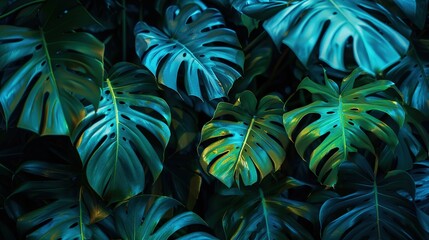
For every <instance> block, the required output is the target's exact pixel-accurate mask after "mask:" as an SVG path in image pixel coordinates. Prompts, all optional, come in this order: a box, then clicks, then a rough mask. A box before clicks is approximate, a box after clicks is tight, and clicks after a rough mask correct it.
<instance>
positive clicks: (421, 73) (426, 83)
mask: <svg viewBox="0 0 429 240" xmlns="http://www.w3.org/2000/svg"><path fill="white" fill-rule="evenodd" d="M428 56H429V40H419V41H416V42H415V45H414V46H413V48H412V49H411V50H410V52H409V53H408V55H407V56H406V57H405V58H404V59H402V60H401V62H400V63H399V64H397V65H396V66H394V67H393V68H392V69H390V70H389V71H388V72H387V74H386V77H387V78H388V79H391V80H392V81H394V82H395V83H396V84H397V85H398V88H399V90H401V93H402V94H403V95H404V101H405V103H407V104H409V105H410V106H412V107H414V108H417V109H418V110H420V111H422V112H423V113H424V114H425V115H426V116H429V57H428Z"/></svg>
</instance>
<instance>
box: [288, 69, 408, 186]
mask: <svg viewBox="0 0 429 240" xmlns="http://www.w3.org/2000/svg"><path fill="white" fill-rule="evenodd" d="M362 74H363V72H362V71H361V70H359V69H357V70H355V71H354V72H353V73H352V74H350V75H349V76H348V77H346V78H344V79H343V81H342V83H341V86H340V87H338V85H337V84H336V83H335V82H334V81H333V80H331V79H329V78H328V77H327V76H326V74H325V85H320V84H317V83H315V82H313V81H312V80H310V79H309V78H305V79H304V80H302V82H301V84H300V85H299V86H298V90H301V89H302V90H307V91H308V92H310V93H311V94H312V96H313V101H312V102H311V103H310V104H308V105H305V106H303V107H300V108H297V109H294V110H291V111H288V112H286V113H285V114H284V115H283V123H284V126H285V128H286V132H287V134H288V136H289V138H290V139H291V140H292V141H294V142H295V147H296V149H297V151H298V153H299V154H300V155H301V157H302V158H303V159H305V160H308V161H309V166H310V169H311V170H312V171H313V172H314V173H315V174H316V175H318V179H319V181H321V182H322V183H324V184H326V185H333V184H335V182H336V176H337V172H338V166H339V165H340V164H341V163H343V162H344V161H346V160H347V159H348V153H350V152H356V151H357V150H358V149H361V150H367V151H369V152H371V153H373V154H376V150H375V147H374V145H373V143H372V142H371V140H370V138H369V137H368V135H367V133H365V131H369V132H371V133H372V134H374V135H375V136H376V137H377V138H378V139H379V140H381V141H383V142H384V143H386V144H387V145H389V146H390V147H391V148H392V149H393V148H394V147H395V146H396V144H397V143H398V138H397V136H396V133H395V131H394V130H393V129H392V128H391V127H390V126H389V125H387V124H386V123H384V122H383V121H382V120H380V119H378V118H376V117H374V116H372V115H371V114H370V112H371V111H379V112H382V113H385V114H387V115H389V116H390V117H391V118H392V119H393V120H394V121H395V122H396V123H397V124H398V125H399V126H402V125H403V123H404V118H405V112H404V110H403V108H402V107H401V105H400V104H399V103H398V102H396V101H394V100H390V99H386V98H385V97H383V96H381V95H377V94H380V93H382V92H383V91H385V90H387V89H389V88H392V86H394V83H392V82H390V81H387V80H377V81H374V79H372V80H371V78H370V77H369V76H367V75H363V78H366V79H367V80H368V81H370V82H369V83H368V84H365V85H362V86H358V87H355V82H358V81H363V78H360V79H358V77H359V76H361V75H362ZM308 115H316V116H320V118H319V119H313V120H311V121H312V122H310V123H309V124H307V125H306V126H305V127H304V128H303V129H299V130H298V129H297V127H298V125H299V124H300V123H301V121H302V119H303V118H304V117H306V116H308ZM364 130H365V131H364ZM295 131H299V132H297V135H296V137H295V135H294V134H296V132H295ZM322 136H326V138H322ZM319 139H321V141H319V142H317V140H319ZM314 143H316V145H315V146H312V144H313V145H314ZM306 151H310V155H309V156H308V157H307V155H306Z"/></svg>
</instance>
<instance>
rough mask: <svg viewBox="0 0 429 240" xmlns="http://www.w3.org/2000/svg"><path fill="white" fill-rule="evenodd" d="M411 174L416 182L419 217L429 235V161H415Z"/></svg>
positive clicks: (416, 201)
mask: <svg viewBox="0 0 429 240" xmlns="http://www.w3.org/2000/svg"><path fill="white" fill-rule="evenodd" d="M410 174H411V176H412V177H413V179H414V182H415V184H416V197H415V203H416V207H417V217H418V219H419V222H420V224H421V225H422V227H424V229H425V230H426V232H427V233H428V235H429V188H428V185H429V161H428V160H426V161H422V162H417V163H415V164H414V167H413V169H412V170H411V171H410Z"/></svg>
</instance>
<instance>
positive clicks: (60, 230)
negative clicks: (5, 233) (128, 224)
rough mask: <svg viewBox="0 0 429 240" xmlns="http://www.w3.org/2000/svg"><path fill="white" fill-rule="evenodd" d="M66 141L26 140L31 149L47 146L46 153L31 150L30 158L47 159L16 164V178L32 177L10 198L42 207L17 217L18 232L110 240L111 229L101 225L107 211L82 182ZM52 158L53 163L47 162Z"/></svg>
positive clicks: (30, 235) (34, 236) (78, 164)
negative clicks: (22, 199)
mask: <svg viewBox="0 0 429 240" xmlns="http://www.w3.org/2000/svg"><path fill="white" fill-rule="evenodd" d="M67 140H68V141H67V142H63V141H58V139H54V141H56V143H62V144H63V145H55V144H53V143H52V139H51V141H49V140H47V139H46V138H45V139H37V140H36V141H33V142H32V143H30V144H31V148H36V147H37V148H41V147H43V146H44V147H45V148H41V149H45V150H44V151H45V152H46V149H49V150H48V154H46V153H41V154H38V153H36V154H35V153H34V152H33V156H32V157H33V158H35V159H38V158H41V157H43V156H45V157H46V158H47V159H46V160H45V159H43V160H27V161H25V162H23V163H22V164H21V165H20V166H19V169H18V171H17V173H16V175H17V177H19V176H27V177H28V176H33V177H32V178H29V179H31V180H27V181H25V182H24V183H23V184H22V185H20V186H19V187H18V188H17V189H15V191H14V193H13V195H12V196H10V197H11V198H16V197H17V196H23V195H25V196H27V197H28V198H30V199H31V202H32V203H33V204H32V206H27V207H30V208H32V209H34V207H38V205H39V204H38V203H40V202H42V206H41V207H39V208H36V209H34V210H32V211H30V212H27V213H25V214H24V215H21V216H19V218H18V219H17V228H18V232H19V233H20V234H21V238H22V237H24V236H25V237H26V238H27V239H59V238H60V239H64V240H65V239H111V238H110V237H109V236H110V233H112V232H114V230H113V229H111V228H109V227H108V225H105V222H106V221H109V220H108V219H106V217H107V216H108V215H109V211H108V210H106V208H105V206H104V204H103V203H101V199H99V198H98V197H97V195H96V194H95V193H94V192H93V191H92V190H91V189H89V188H88V187H87V186H86V185H85V183H84V182H85V180H84V179H83V178H82V165H81V162H80V160H79V156H78V154H77V152H76V150H75V149H74V148H73V146H72V144H71V143H70V140H69V139H68V138H67ZM67 143H68V144H67ZM29 147H30V146H29ZM46 147H48V148H46ZM49 147H51V148H49ZM53 159H55V163H52V162H50V161H52V160H53ZM34 176H35V177H36V178H34ZM34 179H37V180H34Z"/></svg>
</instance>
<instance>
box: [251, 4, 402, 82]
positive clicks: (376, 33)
mask: <svg viewBox="0 0 429 240" xmlns="http://www.w3.org/2000/svg"><path fill="white" fill-rule="evenodd" d="M257 6H258V7H262V8H263V9H267V11H269V10H270V9H272V8H275V9H276V10H277V11H274V14H272V17H271V18H269V19H268V20H266V21H265V22H264V28H265V30H266V31H267V32H268V34H270V36H271V38H272V39H273V41H274V43H276V44H277V46H278V47H280V45H281V44H282V43H284V44H286V45H287V46H288V47H290V48H291V49H292V50H293V51H294V53H295V54H296V56H297V57H298V58H299V59H300V60H301V62H302V63H304V64H307V63H308V61H309V59H310V57H311V55H312V54H313V52H314V51H316V53H318V57H319V59H320V60H322V61H324V62H326V63H327V64H329V66H331V67H333V68H335V69H338V70H343V71H346V70H348V67H347V65H348V64H351V63H352V62H350V61H347V60H346V56H347V55H349V54H352V55H353V56H354V60H355V61H356V63H357V64H358V66H359V67H361V68H362V69H364V70H365V71H367V72H369V73H371V74H375V73H380V72H382V71H383V70H384V69H386V68H387V67H389V66H391V65H392V64H393V63H395V62H397V61H398V60H399V59H400V58H401V57H402V56H403V55H405V54H406V52H407V49H408V45H409V42H408V40H407V38H406V37H404V36H402V35H401V34H400V33H399V32H397V31H396V30H395V29H393V28H391V27H390V26H389V25H387V24H386V23H384V22H383V21H381V20H379V19H378V18H377V17H375V16H376V15H377V14H380V15H381V16H383V15H384V17H385V18H386V19H388V20H390V21H391V22H392V24H393V25H395V26H396V27H397V28H401V29H400V31H402V32H406V31H407V29H408V27H407V26H406V25H405V24H404V23H403V22H401V21H400V20H399V19H397V18H395V17H393V16H392V15H391V13H390V12H388V11H387V10H386V9H384V8H383V7H382V6H380V5H378V4H376V3H374V2H371V1H366V0H354V1H344V0H308V1H294V2H292V3H290V1H284V2H282V1H272V2H270V3H265V4H261V3H260V4H258V5H257ZM253 8H254V7H252V5H250V6H249V7H247V8H246V7H244V8H243V11H244V12H245V13H246V12H247V11H250V10H251V11H255V9H253ZM282 8H283V9H282ZM279 9H281V10H280V11H278V10H279ZM403 29H405V30H403ZM302 40H305V44H303V43H302ZM319 44H320V45H319ZM348 45H351V46H348ZM316 48H317V49H316ZM347 51H350V52H352V53H348V52H347Z"/></svg>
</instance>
